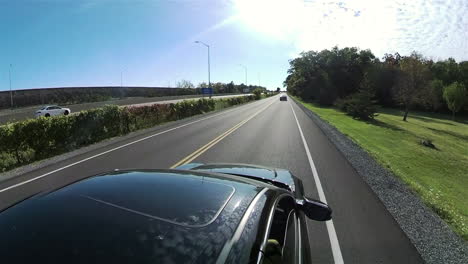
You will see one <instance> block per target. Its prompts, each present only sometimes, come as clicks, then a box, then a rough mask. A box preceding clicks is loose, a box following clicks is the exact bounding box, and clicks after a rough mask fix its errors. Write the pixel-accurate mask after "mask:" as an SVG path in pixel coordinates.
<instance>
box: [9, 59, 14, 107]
mask: <svg viewBox="0 0 468 264" xmlns="http://www.w3.org/2000/svg"><path fill="white" fill-rule="evenodd" d="M11 67H12V65H11V64H10V68H8V77H9V79H10V106H11V109H13V92H12V91H11Z"/></svg>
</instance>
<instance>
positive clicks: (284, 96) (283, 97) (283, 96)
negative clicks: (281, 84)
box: [280, 94, 288, 101]
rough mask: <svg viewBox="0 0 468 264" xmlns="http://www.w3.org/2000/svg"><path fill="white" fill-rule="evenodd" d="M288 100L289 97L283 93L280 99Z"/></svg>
mask: <svg viewBox="0 0 468 264" xmlns="http://www.w3.org/2000/svg"><path fill="white" fill-rule="evenodd" d="M287 100H288V97H287V96H286V95H285V94H282V95H281V96H280V101H287Z"/></svg>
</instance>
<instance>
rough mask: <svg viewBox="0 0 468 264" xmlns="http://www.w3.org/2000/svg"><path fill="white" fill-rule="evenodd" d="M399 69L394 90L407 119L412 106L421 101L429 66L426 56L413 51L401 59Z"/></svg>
mask: <svg viewBox="0 0 468 264" xmlns="http://www.w3.org/2000/svg"><path fill="white" fill-rule="evenodd" d="M399 70H400V71H399V74H398V75H397V80H396V84H395V86H394V87H393V91H394V95H395V99H396V100H397V102H398V103H400V104H401V105H402V106H403V107H404V111H405V114H404V115H403V121H406V119H407V118H408V113H409V110H410V108H411V106H413V105H414V104H416V103H418V102H420V101H421V98H422V95H423V93H424V91H425V89H426V85H427V82H428V80H429V68H428V66H427V65H426V64H425V63H424V58H423V57H422V56H421V55H420V54H418V53H416V52H413V53H412V54H411V55H410V56H408V57H403V58H402V59H401V61H400V65H399Z"/></svg>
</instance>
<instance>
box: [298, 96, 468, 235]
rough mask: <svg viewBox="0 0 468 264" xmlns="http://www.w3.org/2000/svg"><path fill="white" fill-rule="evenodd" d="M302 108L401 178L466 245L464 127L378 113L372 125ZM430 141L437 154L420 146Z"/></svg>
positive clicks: (424, 116)
mask: <svg viewBox="0 0 468 264" xmlns="http://www.w3.org/2000/svg"><path fill="white" fill-rule="evenodd" d="M303 104H304V105H305V106H306V107H307V108H309V109H310V110H312V111H314V112H315V113H316V114H318V115H319V116H320V117H321V118H322V119H324V120H325V121H327V122H329V123H330V124H332V125H333V126H335V127H336V128H337V129H338V130H340V131H341V132H342V133H344V134H346V135H347V136H349V137H350V138H351V139H352V140H353V141H354V142H356V143H357V144H359V145H360V146H361V147H362V148H364V149H365V150H366V151H368V152H369V153H370V154H371V155H372V156H373V157H374V158H376V159H377V160H378V161H379V162H380V163H381V164H382V165H383V166H385V167H386V168H388V169H390V170H391V171H392V172H393V173H394V174H395V175H397V176H398V177H400V178H401V179H402V180H403V181H404V182H405V183H406V184H408V185H409V186H410V188H411V189H412V190H413V191H415V192H417V193H418V194H419V195H420V197H422V199H423V200H424V202H425V203H426V204H427V205H428V206H430V207H431V208H432V209H433V210H434V211H435V212H436V213H437V214H438V215H439V216H441V217H442V218H443V219H444V220H445V221H446V222H447V223H448V224H449V225H450V226H451V227H452V228H453V229H454V230H455V232H457V233H458V234H459V235H460V236H462V237H463V238H464V239H465V240H468V199H467V197H468V121H467V120H466V119H465V120H461V119H459V120H458V122H454V121H452V120H450V117H449V116H446V115H441V114H429V113H421V112H410V114H409V117H408V122H404V121H402V113H401V112H400V111H398V110H394V109H381V110H380V111H379V115H378V116H377V117H376V120H375V122H363V121H358V120H355V119H352V118H351V117H349V116H347V115H346V114H344V113H342V112H340V111H338V110H336V109H334V108H324V107H319V106H318V105H315V104H311V103H304V102H303ZM423 139H428V140H432V143H433V144H434V145H435V147H436V149H432V148H429V147H425V146H423V145H421V144H420V141H421V140H423Z"/></svg>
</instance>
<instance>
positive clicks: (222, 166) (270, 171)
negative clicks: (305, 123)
mask: <svg viewBox="0 0 468 264" xmlns="http://www.w3.org/2000/svg"><path fill="white" fill-rule="evenodd" d="M176 169H180V170H196V171H206V172H216V173H223V174H230V175H237V176H244V177H249V178H257V179H259V180H269V181H273V182H278V183H281V184H284V185H286V186H287V187H288V189H289V190H290V191H292V192H294V193H296V194H297V195H301V197H302V195H303V188H302V182H301V180H299V179H298V178H296V177H295V176H293V175H292V173H291V172H290V171H288V170H285V169H277V168H270V167H264V166H259V165H252V164H242V163H208V164H203V163H189V164H185V165H182V166H179V167H177V168H176Z"/></svg>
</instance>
